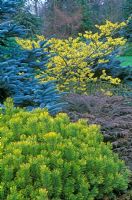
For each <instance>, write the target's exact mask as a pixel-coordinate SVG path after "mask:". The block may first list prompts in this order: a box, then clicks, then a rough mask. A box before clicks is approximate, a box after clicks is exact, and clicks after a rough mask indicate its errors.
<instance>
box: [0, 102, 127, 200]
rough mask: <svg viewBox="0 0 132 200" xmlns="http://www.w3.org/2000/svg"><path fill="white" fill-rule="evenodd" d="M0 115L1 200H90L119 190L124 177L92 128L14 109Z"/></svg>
mask: <svg viewBox="0 0 132 200" xmlns="http://www.w3.org/2000/svg"><path fill="white" fill-rule="evenodd" d="M5 107H6V109H5V110H4V111H1V114H0V137H1V143H0V155H1V170H0V188H1V190H0V199H1V200H6V199H8V200H29V199H32V200H36V199H37V200H49V199H53V200H61V199H63V200H78V199H80V200H94V199H103V198H104V196H106V195H107V196H110V195H112V193H113V191H116V190H125V189H126V188H127V185H128V175H129V172H128V170H127V169H126V167H125V165H124V162H123V161H120V160H119V159H118V156H117V155H116V154H114V153H113V152H112V150H111V145H110V144H105V143H104V142H103V136H102V135H101V134H100V131H99V127H98V126H97V125H89V126H87V123H86V122H85V121H82V120H80V121H78V122H76V123H70V121H69V118H68V117H67V115H66V114H64V113H61V114H58V115H57V116H56V117H55V118H53V117H51V116H50V115H49V114H48V113H47V112H46V111H45V110H44V109H36V110H33V111H32V112H28V111H26V110H23V109H19V108H14V107H13V102H12V100H11V99H7V101H6V103H5Z"/></svg>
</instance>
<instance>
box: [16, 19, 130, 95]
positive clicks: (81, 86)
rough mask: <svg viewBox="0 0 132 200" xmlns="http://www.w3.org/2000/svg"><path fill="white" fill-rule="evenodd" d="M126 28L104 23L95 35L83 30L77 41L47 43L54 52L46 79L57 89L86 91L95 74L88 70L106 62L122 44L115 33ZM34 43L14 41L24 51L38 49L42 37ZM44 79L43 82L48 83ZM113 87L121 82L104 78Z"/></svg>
mask: <svg viewBox="0 0 132 200" xmlns="http://www.w3.org/2000/svg"><path fill="white" fill-rule="evenodd" d="M123 26H125V23H124V22H123V23H112V22H109V21H106V24H105V25H101V26H97V28H98V29H99V32H98V33H92V32H91V31H89V32H88V31H86V32H85V33H84V34H79V35H78V37H77V38H72V37H70V38H68V39H56V38H51V39H50V40H49V43H50V44H51V46H50V49H49V50H50V52H52V53H55V54H56V56H54V57H52V58H51V60H50V62H49V64H48V70H47V73H48V77H47V79H48V80H56V81H57V83H58V86H59V89H60V90H65V91H66V90H68V91H69V90H72V91H73V92H75V91H82V92H83V91H84V92H85V91H87V84H88V82H89V80H90V81H91V80H92V81H96V80H97V78H96V77H94V73H93V72H92V71H91V69H90V67H91V66H93V65H95V64H98V63H105V62H107V61H108V60H106V59H105V57H106V56H107V55H109V54H110V53H111V52H112V51H113V50H114V49H115V48H116V47H118V46H122V45H124V44H125V42H126V41H125V39H124V38H123V37H116V38H115V35H114V33H115V32H116V31H117V30H119V29H120V28H122V27H123ZM37 37H38V40H37V41H31V40H23V39H19V38H17V39H16V41H17V42H18V44H20V45H21V46H22V47H23V48H27V49H31V48H33V46H32V43H33V44H34V46H35V47H39V42H40V40H44V37H43V36H37ZM47 79H46V80H47ZM107 81H109V82H110V83H112V84H119V82H120V80H119V79H117V78H116V79H115V78H112V77H109V79H107Z"/></svg>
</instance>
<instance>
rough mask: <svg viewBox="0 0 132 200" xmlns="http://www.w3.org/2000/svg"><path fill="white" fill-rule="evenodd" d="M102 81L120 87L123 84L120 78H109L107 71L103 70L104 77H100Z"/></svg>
mask: <svg viewBox="0 0 132 200" xmlns="http://www.w3.org/2000/svg"><path fill="white" fill-rule="evenodd" d="M100 79H102V80H105V81H109V82H110V83H111V84H113V85H119V84H120V83H121V80H120V79H119V78H113V77H112V76H107V74H106V71H105V70H102V75H101V76H100Z"/></svg>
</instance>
